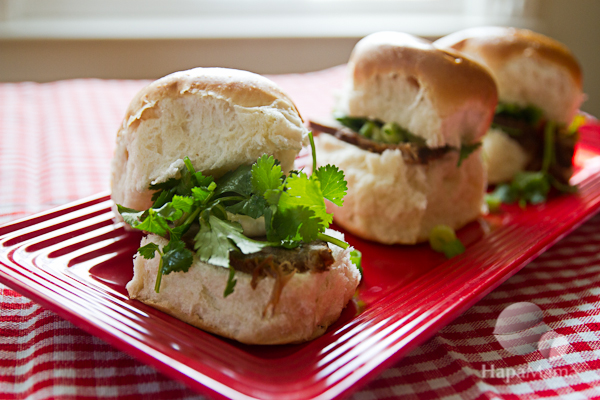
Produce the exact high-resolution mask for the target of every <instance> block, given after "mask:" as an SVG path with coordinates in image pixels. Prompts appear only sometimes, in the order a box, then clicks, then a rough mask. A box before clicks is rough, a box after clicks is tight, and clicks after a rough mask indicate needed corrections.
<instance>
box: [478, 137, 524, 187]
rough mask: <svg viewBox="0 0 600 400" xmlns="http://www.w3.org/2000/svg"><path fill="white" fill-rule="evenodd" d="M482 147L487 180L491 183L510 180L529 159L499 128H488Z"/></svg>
mask: <svg viewBox="0 0 600 400" xmlns="http://www.w3.org/2000/svg"><path fill="white" fill-rule="evenodd" d="M482 147H483V160H484V162H485V164H486V166H487V174H488V175H487V176H488V182H489V183H492V184H496V183H502V182H508V181H511V180H512V179H513V178H514V176H515V175H516V174H517V172H520V171H524V170H525V167H526V166H527V164H528V163H529V161H530V157H529V155H527V153H526V152H525V150H524V149H523V148H522V147H521V145H520V144H519V143H518V142H517V141H516V140H513V139H511V138H510V136H508V135H507V134H506V133H504V132H503V131H501V130H500V129H490V130H489V131H488V132H487V134H486V135H485V136H484V137H483V146H482Z"/></svg>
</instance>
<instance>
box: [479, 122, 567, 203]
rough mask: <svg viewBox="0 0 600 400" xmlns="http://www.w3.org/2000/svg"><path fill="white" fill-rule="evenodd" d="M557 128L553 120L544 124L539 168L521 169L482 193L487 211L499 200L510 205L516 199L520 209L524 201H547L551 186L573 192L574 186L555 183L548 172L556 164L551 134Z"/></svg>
mask: <svg viewBox="0 0 600 400" xmlns="http://www.w3.org/2000/svg"><path fill="white" fill-rule="evenodd" d="M557 129H558V127H557V125H556V123H554V122H553V121H548V122H546V125H545V126H544V155H543V158H542V169H541V170H540V171H523V172H519V173H517V174H516V175H515V177H514V178H513V180H512V181H511V182H509V183H504V184H501V185H498V186H497V187H496V189H495V190H494V191H493V192H492V193H490V194H488V195H486V197H485V201H486V203H487V205H488V208H489V209H490V211H492V212H494V211H496V210H498V209H499V207H500V205H501V204H502V203H505V204H512V203H515V202H517V203H518V204H519V206H520V207H521V208H525V207H526V206H527V204H528V203H529V204H533V205H535V204H540V203H543V202H545V201H546V200H547V198H548V193H550V188H551V187H554V188H555V189H557V190H558V191H560V192H563V193H573V192H574V191H576V189H577V188H576V187H575V186H570V185H566V184H564V183H561V182H559V181H558V180H557V179H556V178H555V177H554V176H552V174H551V173H550V168H551V167H552V165H553V164H555V163H556V154H555V146H554V143H555V135H556V134H558V131H557Z"/></svg>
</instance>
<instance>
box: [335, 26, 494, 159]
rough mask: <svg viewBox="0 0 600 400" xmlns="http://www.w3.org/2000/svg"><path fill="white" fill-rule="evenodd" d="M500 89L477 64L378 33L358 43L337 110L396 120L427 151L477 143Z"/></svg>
mask: <svg viewBox="0 0 600 400" xmlns="http://www.w3.org/2000/svg"><path fill="white" fill-rule="evenodd" d="M496 102H497V93H496V85H495V83H494V80H493V79H492V77H491V76H490V74H489V72H487V70H486V69H485V68H483V67H481V66H480V65H479V64H478V63H475V62H473V61H471V60H469V59H467V58H464V57H462V56H461V55H459V54H458V53H457V52H455V51H453V50H440V49H437V48H435V47H434V46H433V45H432V44H431V42H429V41H427V40H424V39H420V38H417V37H414V36H412V35H409V34H406V33H400V32H378V33H374V34H372V35H369V36H367V37H365V38H363V39H362V40H361V41H359V42H358V43H357V45H356V46H355V48H354V50H353V51H352V55H351V56H350V60H349V62H348V77H347V80H346V82H345V85H344V87H343V89H342V93H341V96H340V100H339V102H338V105H337V108H338V110H339V111H340V112H342V113H344V114H346V115H350V116H355V117H368V118H373V119H379V120H381V121H383V122H396V123H398V124H399V125H400V126H401V127H403V128H405V129H408V130H409V131H410V132H412V133H413V134H415V135H417V136H420V137H423V138H424V139H425V140H426V143H427V146H429V147H433V148H435V147H443V146H446V145H448V146H454V147H460V145H461V143H474V142H477V141H479V138H480V137H481V136H483V135H484V134H485V131H486V130H487V128H488V127H489V124H490V122H491V120H492V117H493V112H494V107H495V106H496Z"/></svg>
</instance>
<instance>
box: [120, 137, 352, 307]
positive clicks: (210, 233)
mask: <svg viewBox="0 0 600 400" xmlns="http://www.w3.org/2000/svg"><path fill="white" fill-rule="evenodd" d="M309 137H310V141H311V145H312V146H313V149H314V142H313V138H312V134H310V135H309ZM313 154H314V150H313ZM313 161H314V165H313V171H314V173H313V174H312V176H308V175H307V174H305V173H303V172H297V171H292V172H291V173H290V175H289V176H286V175H285V174H283V172H282V170H281V166H280V165H279V162H278V161H277V160H275V159H274V158H273V157H272V156H268V155H263V156H262V157H260V158H259V159H258V160H257V161H256V162H255V163H254V164H253V165H251V166H249V165H242V166H240V167H238V168H237V169H235V170H233V171H230V172H228V173H227V174H225V175H223V176H222V177H221V178H219V179H218V180H216V181H214V180H213V178H212V177H210V176H204V175H203V174H202V173H201V172H196V171H195V169H194V167H193V166H192V163H191V162H190V160H189V158H187V157H186V158H185V159H184V163H185V167H183V168H182V169H181V170H180V171H179V172H180V174H179V175H180V177H179V178H178V179H174V178H172V179H169V180H168V181H166V182H163V183H159V184H155V185H151V186H150V189H151V190H155V191H156V192H155V193H154V195H153V196H152V200H153V202H154V204H153V205H152V207H151V208H149V209H147V210H145V211H137V210H133V209H130V208H126V207H122V206H121V205H117V207H118V211H119V213H120V214H121V215H122V216H123V219H124V220H125V222H127V223H128V224H129V225H131V226H132V227H133V228H135V229H139V230H143V231H146V232H150V233H154V234H157V235H159V236H162V237H164V238H166V239H168V243H167V245H166V246H164V248H163V249H162V250H161V249H160V248H159V246H158V245H156V244H154V243H149V244H147V245H145V246H143V247H140V248H139V249H138V252H139V254H140V256H142V257H144V258H147V259H151V258H154V257H155V253H158V255H159V256H160V262H159V268H158V272H157V279H156V286H155V291H156V292H157V293H158V292H159V290H160V282H161V278H162V275H164V274H169V273H171V272H174V271H183V272H187V270H188V269H189V268H190V266H191V265H192V262H193V254H194V253H193V252H192V251H191V250H189V249H188V248H187V247H186V245H185V242H184V240H183V239H182V236H183V235H185V233H186V232H187V231H188V230H189V228H190V226H191V225H192V224H196V223H197V224H199V230H198V233H197V234H196V235H195V237H194V238H193V243H194V251H195V253H196V255H197V256H198V258H199V259H200V260H201V261H204V262H208V263H211V264H213V265H218V266H221V267H224V268H229V277H228V281H227V285H226V288H225V290H224V293H223V296H225V297H226V296H228V295H229V294H231V293H232V292H233V290H234V288H235V284H236V280H235V270H234V269H233V268H232V267H231V266H230V264H229V253H230V252H232V251H240V252H242V253H244V254H252V253H256V252H258V251H260V250H261V249H263V248H264V247H267V246H271V247H286V248H294V247H297V246H299V245H300V243H301V242H310V241H313V240H316V239H321V240H324V241H327V242H330V243H332V244H335V245H337V246H340V247H342V248H347V247H348V244H347V243H345V242H343V241H341V240H339V239H336V238H333V237H331V236H329V235H326V234H325V233H324V232H325V229H326V228H328V227H329V224H330V223H331V222H332V216H331V215H330V214H328V213H327V211H326V209H325V201H324V199H328V200H330V201H331V202H332V203H334V204H336V205H339V206H341V205H342V204H343V198H344V196H345V195H346V191H347V186H346V181H345V179H344V173H343V172H342V171H341V170H339V169H338V168H337V167H336V166H333V165H326V166H323V167H319V168H316V159H314V158H313ZM227 212H230V213H234V214H241V215H247V216H249V217H251V218H255V219H256V218H259V217H261V216H264V218H265V228H266V234H267V241H258V240H254V239H251V238H249V237H247V236H245V235H244V234H243V230H242V226H241V225H240V224H239V223H237V222H233V221H230V220H229V219H228V217H227ZM354 259H355V260H356V259H360V257H359V256H354ZM358 263H359V265H360V260H359V261H358Z"/></svg>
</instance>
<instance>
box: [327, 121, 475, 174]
mask: <svg viewBox="0 0 600 400" xmlns="http://www.w3.org/2000/svg"><path fill="white" fill-rule="evenodd" d="M336 120H337V121H338V122H339V123H341V124H342V125H344V126H345V127H347V128H350V129H351V130H353V131H354V132H356V133H358V134H360V135H361V136H364V137H365V138H367V139H370V140H373V141H375V142H379V143H387V144H400V143H412V144H414V145H416V146H418V147H427V145H426V141H425V139H424V138H422V137H420V136H417V135H415V134H413V133H411V132H410V131H408V130H407V129H404V128H402V127H401V126H400V125H398V124H397V123H396V122H387V123H384V122H382V121H380V120H378V119H369V118H366V117H349V116H347V115H339V116H336ZM480 146H481V143H470V144H468V143H463V144H462V145H461V147H460V148H452V147H450V148H449V150H454V151H458V153H459V157H458V164H457V166H458V167H460V166H461V164H462V162H463V161H464V160H465V159H467V157H469V156H470V155H471V153H473V152H474V151H475V150H477V149H478V148H479V147H480Z"/></svg>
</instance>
